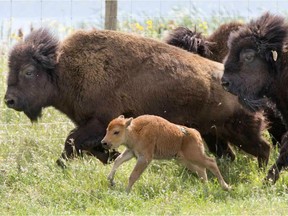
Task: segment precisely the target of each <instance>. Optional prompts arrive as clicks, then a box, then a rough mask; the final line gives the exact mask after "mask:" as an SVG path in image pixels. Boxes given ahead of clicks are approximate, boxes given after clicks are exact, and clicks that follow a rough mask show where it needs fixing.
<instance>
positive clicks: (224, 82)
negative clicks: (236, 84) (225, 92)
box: [221, 80, 230, 88]
mask: <svg viewBox="0 0 288 216" xmlns="http://www.w3.org/2000/svg"><path fill="white" fill-rule="evenodd" d="M221 85H222V86H223V87H224V88H228V87H229V86H230V82H228V81H226V80H222V82H221Z"/></svg>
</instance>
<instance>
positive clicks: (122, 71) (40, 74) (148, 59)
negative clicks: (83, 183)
mask: <svg viewBox="0 0 288 216" xmlns="http://www.w3.org/2000/svg"><path fill="white" fill-rule="evenodd" d="M219 71H223V65H222V64H219V63H216V62H212V61H210V60H208V59H205V58H202V57H200V56H198V55H194V54H191V53H188V52H186V51H184V50H181V49H178V48H175V47H172V46H170V45H167V44H165V43H161V42H159V41H156V40H152V39H147V38H143V37H139V36H135V35H131V34H125V33H120V32H114V31H97V30H93V31H78V32H76V33H74V34H72V35H71V36H70V37H68V38H67V39H66V40H64V41H63V43H61V44H60V45H59V46H58V41H57V40H55V39H54V38H53V37H52V36H51V35H50V34H49V33H48V31H47V30H43V29H41V30H38V31H35V32H33V33H31V35H30V36H28V38H26V39H25V40H24V42H21V43H19V44H17V45H16V46H15V47H14V48H13V49H12V52H11V54H10V57H9V77H8V89H7V92H6V96H5V100H6V103H7V105H8V106H9V107H11V108H14V109H16V110H18V111H24V112H25V113H26V114H27V116H28V117H29V118H30V119H31V120H36V119H37V118H38V117H40V114H41V109H42V108H44V107H47V106H53V107H55V108H56V109H58V110H60V111H61V112H63V113H65V114H66V115H67V116H68V117H69V118H70V119H71V120H72V121H73V122H74V123H75V124H76V126H77V128H76V129H75V130H73V131H72V132H71V133H70V135H69V136H68V137H67V139H66V142H65V151H64V153H66V155H67V156H68V157H71V156H72V152H73V151H72V150H73V149H72V146H71V143H72V144H74V145H75V148H76V150H77V152H79V151H81V150H88V151H92V153H93V154H94V155H96V156H97V157H98V158H100V160H101V161H104V162H106V161H107V156H108V153H107V152H104V150H103V149H102V147H101V145H100V140H101V138H102V137H103V136H104V134H105V126H106V125H107V124H108V123H109V121H110V120H111V119H112V118H113V117H114V116H117V115H120V114H125V115H127V116H139V115H143V114H147V113H148V114H153V115H158V116H162V117H164V118H166V119H168V120H169V121H172V122H175V123H177V124H181V125H186V126H189V127H194V128H195V127H196V128H197V129H198V130H199V131H200V132H201V133H203V134H210V133H212V134H213V135H214V136H218V137H220V139H223V140H228V141H231V142H232V143H234V144H235V145H237V146H239V147H240V148H241V149H243V150H244V151H246V152H248V153H250V154H252V155H254V156H256V157H257V158H258V162H259V165H260V164H262V163H264V164H266V163H267V161H268V158H269V152H270V146H269V144H268V143H267V142H266V141H265V140H264V139H262V137H261V129H262V128H263V118H262V116H261V115H259V116H255V115H254V114H253V115H252V114H251V113H249V112H247V111H246V110H245V109H243V108H242V107H241V106H240V105H239V102H238V100H237V97H236V96H234V95H231V94H230V93H228V92H226V91H224V90H223V88H222V86H221V85H220V84H219V80H216V79H214V78H213V77H211V76H210V75H209V74H213V73H216V74H217V73H219ZM239 116H242V118H243V119H245V121H242V120H241V119H239ZM234 128H238V131H235V130H234ZM246 134H248V136H247V135H246ZM247 137H249V139H248V140H247ZM251 146H253V148H251ZM63 156H65V154H63Z"/></svg>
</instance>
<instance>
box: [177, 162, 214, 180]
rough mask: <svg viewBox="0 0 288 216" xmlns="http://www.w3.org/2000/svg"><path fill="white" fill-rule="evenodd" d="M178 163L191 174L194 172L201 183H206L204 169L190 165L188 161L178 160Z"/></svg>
mask: <svg viewBox="0 0 288 216" xmlns="http://www.w3.org/2000/svg"><path fill="white" fill-rule="evenodd" d="M179 161H180V162H181V163H182V164H183V165H184V166H185V167H187V169H189V170H190V171H192V172H195V173H196V174H197V175H198V177H199V178H200V179H201V180H202V181H204V182H207V181H208V178H207V173H206V169H205V168H203V167H199V166H197V165H195V164H192V163H191V162H190V161H187V160H185V159H184V158H181V159H179Z"/></svg>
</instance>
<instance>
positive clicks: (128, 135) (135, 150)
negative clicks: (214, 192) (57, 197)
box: [101, 115, 230, 192]
mask: <svg viewBox="0 0 288 216" xmlns="http://www.w3.org/2000/svg"><path fill="white" fill-rule="evenodd" d="M101 142H102V144H103V145H106V146H107V147H108V148H111V149H117V148H118V147H119V146H120V145H121V144H123V145H125V146H126V147H127V149H126V150H125V151H124V152H123V153H122V154H121V155H120V156H118V157H117V159H116V160H115V163H114V166H113V168H112V170H111V172H110V174H109V176H108V179H109V180H110V183H111V185H113V184H114V181H113V179H114V175H115V172H116V170H117V168H118V167H119V166H120V165H121V164H122V163H124V162H125V161H128V160H130V159H131V158H133V157H136V158H137V163H136V166H135V167H134V170H133V171H132V173H131V175H130V178H129V184H128V187H127V189H126V191H127V192H130V190H131V188H132V186H133V184H134V183H135V182H136V181H137V180H138V178H139V177H140V175H141V174H142V173H143V171H144V170H145V169H146V167H147V166H148V165H149V163H150V162H151V161H152V159H172V158H175V159H177V160H179V161H180V162H181V163H182V164H184V165H185V166H186V167H187V168H188V169H189V170H191V171H195V172H196V173H197V175H198V176H199V177H200V178H201V179H203V180H204V181H205V182H206V181H207V174H206V168H207V169H208V170H210V171H211V172H212V173H213V174H214V175H215V176H216V177H217V178H218V181H219V183H220V184H221V186H222V188H223V189H224V190H229V189H230V187H229V186H228V185H227V183H226V182H225V181H224V179H223V177H222V175H221V173H220V171H219V169H218V166H217V164H216V162H215V160H214V159H212V158H210V157H208V156H207V155H206V154H205V151H204V145H203V140H202V138H201V136H200V133H199V132H198V131H197V130H195V129H191V128H187V127H185V126H180V125H176V124H172V123H170V122H169V121H167V120H165V119H163V118H161V117H158V116H154V115H142V116H139V117H137V118H135V119H133V118H124V116H123V115H121V116H119V117H118V118H116V119H113V120H112V121H111V122H110V123H109V125H108V128H107V132H106V135H105V137H104V138H103V140H102V141H101Z"/></svg>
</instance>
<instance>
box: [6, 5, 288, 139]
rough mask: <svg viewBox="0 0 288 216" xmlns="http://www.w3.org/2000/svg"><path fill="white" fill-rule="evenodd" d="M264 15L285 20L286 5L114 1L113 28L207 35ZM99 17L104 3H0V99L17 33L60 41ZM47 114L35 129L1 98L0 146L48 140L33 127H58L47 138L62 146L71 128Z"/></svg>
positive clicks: (100, 25)
mask: <svg viewBox="0 0 288 216" xmlns="http://www.w3.org/2000/svg"><path fill="white" fill-rule="evenodd" d="M264 11H271V12H272V13H277V14H282V15H284V16H287V14H288V1H287V0H263V1H261V0H232V1H231V0H178V1H172V0H145V1H142V0H118V19H117V22H118V23H117V24H118V29H119V30H121V31H128V32H135V33H139V34H144V35H147V36H151V37H158V38H160V37H161V36H162V35H163V34H164V33H165V31H169V30H170V29H172V28H174V27H176V26H178V25H184V26H188V27H193V26H197V27H198V28H200V29H201V30H203V31H204V32H206V33H207V34H208V33H209V31H212V30H213V29H215V28H217V26H218V25H219V24H220V23H223V22H226V21H229V20H235V19H240V20H242V21H244V22H245V21H246V20H249V19H251V18H253V17H257V16H259V15H260V14H261V13H262V12H264ZM104 19H105V1H104V0H62V1H57V0H0V86H1V91H0V98H3V97H4V93H5V89H6V77H7V53H8V52H9V49H10V47H11V45H13V44H14V43H15V42H17V41H18V40H19V39H20V38H21V34H24V35H25V34H27V33H29V32H30V31H31V29H33V28H38V27H40V26H48V27H49V28H51V29H53V30H54V31H55V32H57V34H58V36H59V37H60V38H63V37H65V36H66V35H67V34H69V33H71V31H74V30H75V29H79V28H85V29H88V28H99V29H103V28H104V23H105V20H104ZM46 115H48V117H47V118H44V120H43V121H42V122H40V123H39V124H38V126H37V127H36V129H35V130H34V129H33V127H34V126H33V125H31V123H30V122H29V120H28V119H27V118H26V117H24V115H23V114H19V113H17V112H15V111H13V110H10V109H7V108H6V106H5V105H4V103H3V99H0V142H11V143H13V142H14V141H15V140H17V139H18V140H19V139H22V138H23V136H25V134H30V135H31V134H32V136H38V139H39V140H42V141H44V140H45V139H47V138H46V137H43V136H42V135H41V134H38V132H37V128H38V130H39V128H40V130H41V131H44V132H45V134H46V135H47V134H48V137H49V130H51V131H54V129H57V128H58V129H59V130H58V131H61V132H59V135H58V136H56V138H55V136H50V139H51V140H53V139H59V141H61V142H62V141H63V140H64V139H65V137H66V135H67V133H68V131H69V130H70V129H71V128H73V124H72V123H71V122H70V121H69V120H68V118H67V117H65V116H63V115H61V114H59V113H55V112H54V111H53V110H52V111H51V110H49V111H47V112H46ZM49 116H51V117H49ZM52 116H54V117H52ZM55 116H56V117H55ZM31 127H32V130H31ZM27 128H28V129H27ZM31 131H32V132H31ZM55 133H57V132H55ZM3 139H5V140H3Z"/></svg>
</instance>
